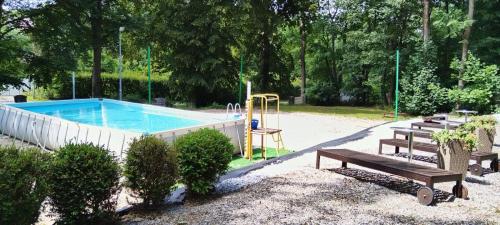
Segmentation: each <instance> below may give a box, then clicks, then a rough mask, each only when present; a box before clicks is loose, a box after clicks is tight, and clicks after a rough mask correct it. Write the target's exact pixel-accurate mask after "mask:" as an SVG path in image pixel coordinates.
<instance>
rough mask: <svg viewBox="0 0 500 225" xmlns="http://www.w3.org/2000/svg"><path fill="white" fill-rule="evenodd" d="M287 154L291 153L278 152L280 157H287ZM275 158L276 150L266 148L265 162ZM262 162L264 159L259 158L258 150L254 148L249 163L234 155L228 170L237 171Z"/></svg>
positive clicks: (285, 151)
mask: <svg viewBox="0 0 500 225" xmlns="http://www.w3.org/2000/svg"><path fill="white" fill-rule="evenodd" d="M289 153H291V151H288V150H286V149H280V150H279V155H280V156H283V155H287V154H289ZM276 156H277V155H276V150H275V149H274V148H267V160H269V159H272V158H275V157H276ZM263 160H264V158H262V156H261V150H260V148H255V149H254V150H253V157H252V160H251V161H250V160H248V159H245V158H243V157H241V156H240V155H234V156H233V160H232V161H231V162H230V163H229V170H235V169H239V168H242V167H245V166H249V165H252V164H254V163H257V162H260V161H263Z"/></svg>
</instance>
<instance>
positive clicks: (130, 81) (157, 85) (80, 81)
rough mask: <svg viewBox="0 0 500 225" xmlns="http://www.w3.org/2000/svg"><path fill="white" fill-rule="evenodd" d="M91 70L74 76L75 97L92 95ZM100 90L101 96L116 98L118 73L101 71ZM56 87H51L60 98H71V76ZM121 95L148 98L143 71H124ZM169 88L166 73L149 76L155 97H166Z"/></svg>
mask: <svg viewBox="0 0 500 225" xmlns="http://www.w3.org/2000/svg"><path fill="white" fill-rule="evenodd" d="M90 75H91V72H88V73H83V72H82V73H80V74H78V75H77V76H76V97H77V98H89V97H90V96H92V93H91V92H92V88H91V85H92V77H91V76H90ZM101 78H102V90H103V93H102V95H103V97H106V98H117V97H118V82H119V78H118V75H117V74H116V73H115V74H109V73H103V74H102V77H101ZM57 83H60V85H59V86H58V87H53V88H54V89H56V90H57V91H56V92H57V93H59V97H60V98H71V96H72V91H71V90H72V84H71V76H67V77H65V78H63V79H61V80H59V81H57ZM122 88H123V90H122V91H123V96H124V97H125V96H127V95H133V96H134V99H131V100H133V101H137V102H144V101H146V100H147V99H148V79H147V76H146V75H145V74H144V73H138V72H132V71H125V72H124V74H123V79H122ZM170 90H171V88H170V87H169V85H168V75H166V74H161V75H156V74H153V75H152V77H151V95H152V97H153V98H156V97H167V96H169V94H170Z"/></svg>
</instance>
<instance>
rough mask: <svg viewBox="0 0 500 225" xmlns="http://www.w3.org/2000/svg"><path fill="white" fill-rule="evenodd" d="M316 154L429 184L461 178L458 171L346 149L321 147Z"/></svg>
mask: <svg viewBox="0 0 500 225" xmlns="http://www.w3.org/2000/svg"><path fill="white" fill-rule="evenodd" d="M317 154H318V157H319V156H325V157H328V158H333V159H337V160H340V161H342V162H347V163H353V164H356V165H359V166H363V167H367V168H370V169H374V170H378V171H382V172H387V173H391V174H395V175H399V176H403V177H407V178H409V179H415V180H419V181H422V182H426V183H427V184H428V185H431V186H432V184H433V183H436V182H447V181H458V180H461V179H462V178H461V177H462V174H460V173H456V172H451V171H446V170H442V169H438V168H432V167H428V166H422V165H417V164H412V163H408V162H404V161H400V160H395V159H389V158H386V157H382V156H378V155H372V154H367V153H362V152H357V151H353V150H348V149H321V150H318V153H317ZM317 166H319V164H317Z"/></svg>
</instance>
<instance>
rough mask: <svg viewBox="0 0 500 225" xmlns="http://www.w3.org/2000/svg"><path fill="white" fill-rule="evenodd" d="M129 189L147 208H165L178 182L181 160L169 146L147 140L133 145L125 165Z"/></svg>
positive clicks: (160, 141) (153, 140)
mask: <svg viewBox="0 0 500 225" xmlns="http://www.w3.org/2000/svg"><path fill="white" fill-rule="evenodd" d="M124 173H125V177H126V178H127V182H126V186H127V187H129V188H130V189H132V191H134V192H135V193H136V194H137V195H138V196H139V197H141V198H142V199H143V200H144V204H145V205H146V206H149V205H153V206H156V205H158V204H161V203H162V201H163V199H164V198H165V196H166V195H168V194H170V190H171V189H172V187H173V186H174V185H175V183H176V181H177V175H178V168H177V158H176V154H175V151H174V149H173V148H171V147H170V146H169V145H168V144H167V143H166V142H164V141H162V140H160V139H158V138H156V137H154V136H145V137H141V138H140V139H134V141H133V142H132V143H131V144H130V148H129V150H128V153H127V162H126V164H125V170H124Z"/></svg>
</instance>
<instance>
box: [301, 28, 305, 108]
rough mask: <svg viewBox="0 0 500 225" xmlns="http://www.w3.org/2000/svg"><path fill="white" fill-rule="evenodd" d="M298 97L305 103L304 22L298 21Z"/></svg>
mask: <svg viewBox="0 0 500 225" xmlns="http://www.w3.org/2000/svg"><path fill="white" fill-rule="evenodd" d="M300 76H301V83H300V97H302V102H303V103H304V104H305V103H306V29H305V26H304V22H303V21H302V20H301V21H300Z"/></svg>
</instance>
